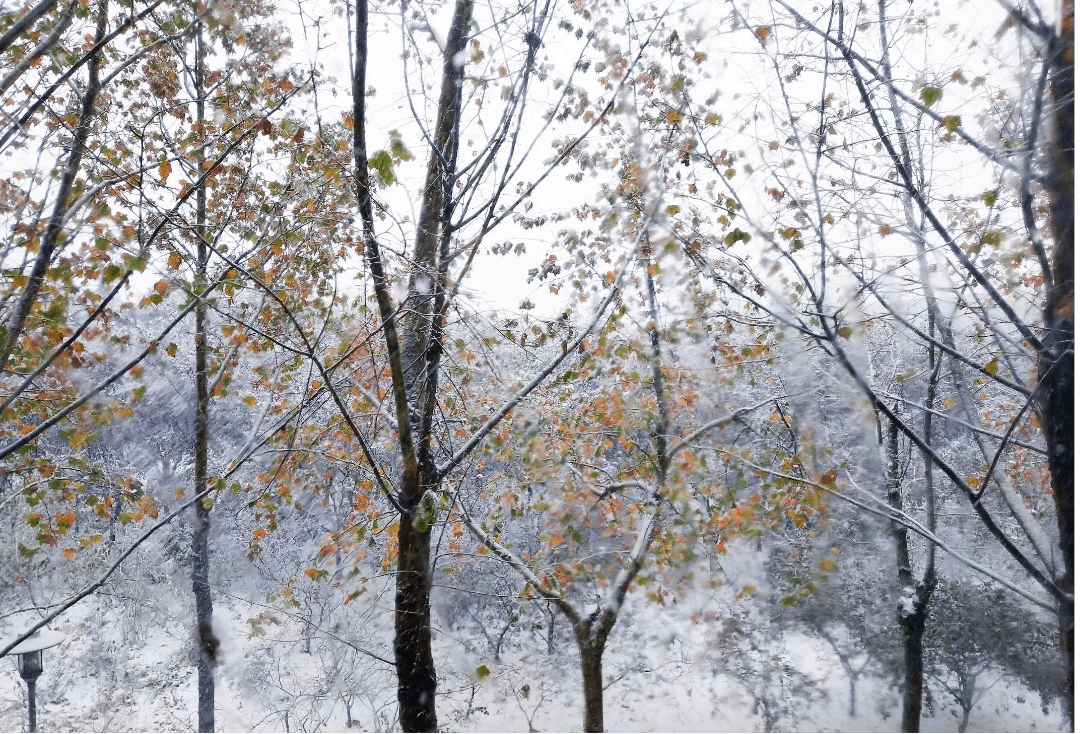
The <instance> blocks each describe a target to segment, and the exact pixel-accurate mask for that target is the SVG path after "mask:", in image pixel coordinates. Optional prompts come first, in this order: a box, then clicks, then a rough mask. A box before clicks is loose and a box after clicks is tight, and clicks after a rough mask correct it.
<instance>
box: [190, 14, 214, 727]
mask: <svg viewBox="0 0 1080 734" xmlns="http://www.w3.org/2000/svg"><path fill="white" fill-rule="evenodd" d="M195 44H196V45H195V91H196V97H197V99H196V103H195V104H196V117H197V119H198V120H199V122H202V121H203V119H204V115H205V109H204V103H203V78H202V76H203V42H202V26H201V24H200V26H199V28H198V30H197V32H196V35H195ZM203 157H204V155H203V149H202V148H201V147H200V148H199V149H198V151H197V153H196V156H195V160H196V162H197V163H198V169H199V170H200V171H201V170H202V162H203ZM195 219H196V226H195V236H196V237H198V243H197V256H198V263H197V265H196V273H195V292H196V293H201V292H202V291H203V290H205V287H206V285H205V284H206V263H207V258H208V256H209V251H208V248H207V246H206V187H205V186H200V187H199V190H198V191H196V192H195ZM206 356H207V355H206V303H205V302H204V301H200V303H199V304H198V305H197V306H196V307H195V493H196V494H201V493H202V492H204V491H206V489H207V477H208V475H209V472H208V459H209V456H208V453H209V442H210V390H209V385H208V381H207V375H206V369H207V365H206ZM212 506H213V502H212V501H211V500H210V499H209V498H205V499H203V500H201V501H200V502H197V503H195V533H194V536H193V537H192V541H191V543H192V549H191V555H192V561H191V587H192V591H193V592H194V594H195V627H196V636H195V645H196V649H197V650H198V665H197V667H198V695H199V703H198V708H199V731H200V732H212V731H214V666H215V664H216V663H217V649H218V640H217V638H216V637H215V636H214V627H213V617H214V603H213V600H212V598H211V596H210V508H211V507H212Z"/></svg>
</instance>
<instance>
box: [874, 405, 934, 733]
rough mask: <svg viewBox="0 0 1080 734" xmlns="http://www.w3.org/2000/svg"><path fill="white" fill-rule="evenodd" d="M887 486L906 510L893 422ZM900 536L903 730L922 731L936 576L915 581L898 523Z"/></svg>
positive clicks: (894, 500)
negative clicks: (926, 636)
mask: <svg viewBox="0 0 1080 734" xmlns="http://www.w3.org/2000/svg"><path fill="white" fill-rule="evenodd" d="M885 455H886V461H887V464H886V467H885V486H886V490H887V493H888V502H889V505H890V506H891V507H893V508H894V509H896V510H900V511H902V510H903V495H902V492H901V479H900V427H899V426H898V425H897V424H896V422H894V421H890V422H889V428H888V434H887V437H886V439H885ZM893 534H894V536H895V538H896V570H897V576H898V577H899V579H900V585H901V587H902V589H901V592H900V601H899V604H898V609H897V619H898V621H899V624H900V636H901V639H902V640H903V646H904V691H903V707H902V711H903V714H902V719H901V724H900V730H901V731H904V732H916V731H919V724H920V720H921V718H922V699H923V634H924V632H925V631H926V618H927V616H929V605H930V595H931V594H932V593H933V590H934V581H933V576H932V575H931V576H930V577H929V579H928V580H926V581H921V582H919V583H918V584H916V582H915V575H914V573H912V570H911V553H910V551H909V549H908V534H907V529H906V528H904V527H903V526H901V525H894V527H893Z"/></svg>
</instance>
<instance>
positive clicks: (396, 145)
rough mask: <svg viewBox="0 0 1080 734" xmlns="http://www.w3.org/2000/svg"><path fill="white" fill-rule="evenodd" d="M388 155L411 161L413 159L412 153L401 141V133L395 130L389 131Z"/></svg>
mask: <svg viewBox="0 0 1080 734" xmlns="http://www.w3.org/2000/svg"><path fill="white" fill-rule="evenodd" d="M390 155H392V156H394V158H397V159H398V160H399V161H411V160H412V159H413V154H412V153H410V152H409V149H408V148H406V147H405V143H403V142H402V141H401V133H399V132H398V131H397V130H391V131H390Z"/></svg>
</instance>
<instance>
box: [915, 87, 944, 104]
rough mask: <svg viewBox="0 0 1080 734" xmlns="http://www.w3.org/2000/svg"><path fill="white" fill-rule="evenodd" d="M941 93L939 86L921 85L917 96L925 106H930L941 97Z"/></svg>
mask: <svg viewBox="0 0 1080 734" xmlns="http://www.w3.org/2000/svg"><path fill="white" fill-rule="evenodd" d="M942 94H943V92H942V91H941V87H923V88H922V89H921V90H919V97H920V98H921V99H922V101H923V104H925V105H926V106H927V107H932V106H933V105H934V103H935V102H937V101H938V100H940V99H941V96H942Z"/></svg>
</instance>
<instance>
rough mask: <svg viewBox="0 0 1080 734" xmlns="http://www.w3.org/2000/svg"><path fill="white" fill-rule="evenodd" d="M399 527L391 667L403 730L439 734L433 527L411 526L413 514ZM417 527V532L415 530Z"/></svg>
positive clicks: (403, 517) (402, 521) (414, 515)
mask: <svg viewBox="0 0 1080 734" xmlns="http://www.w3.org/2000/svg"><path fill="white" fill-rule="evenodd" d="M412 509H413V513H412V514H411V515H402V517H401V521H400V524H399V525H398V573H397V593H396V595H395V597H394V610H395V611H394V663H395V665H396V667H397V679H398V707H399V709H400V718H401V729H402V731H438V728H439V723H438V719H437V718H436V715H435V661H434V660H433V658H432V655H431V578H430V575H429V574H430V569H429V564H430V556H431V526H430V525H429V524H428V523H426V522H419V523H416V524H414V522H413V518H415V517H416V514H415V513H416V509H417V508H415V507H414V508H412ZM417 525H419V526H420V528H423V529H420V528H418V527H417Z"/></svg>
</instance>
